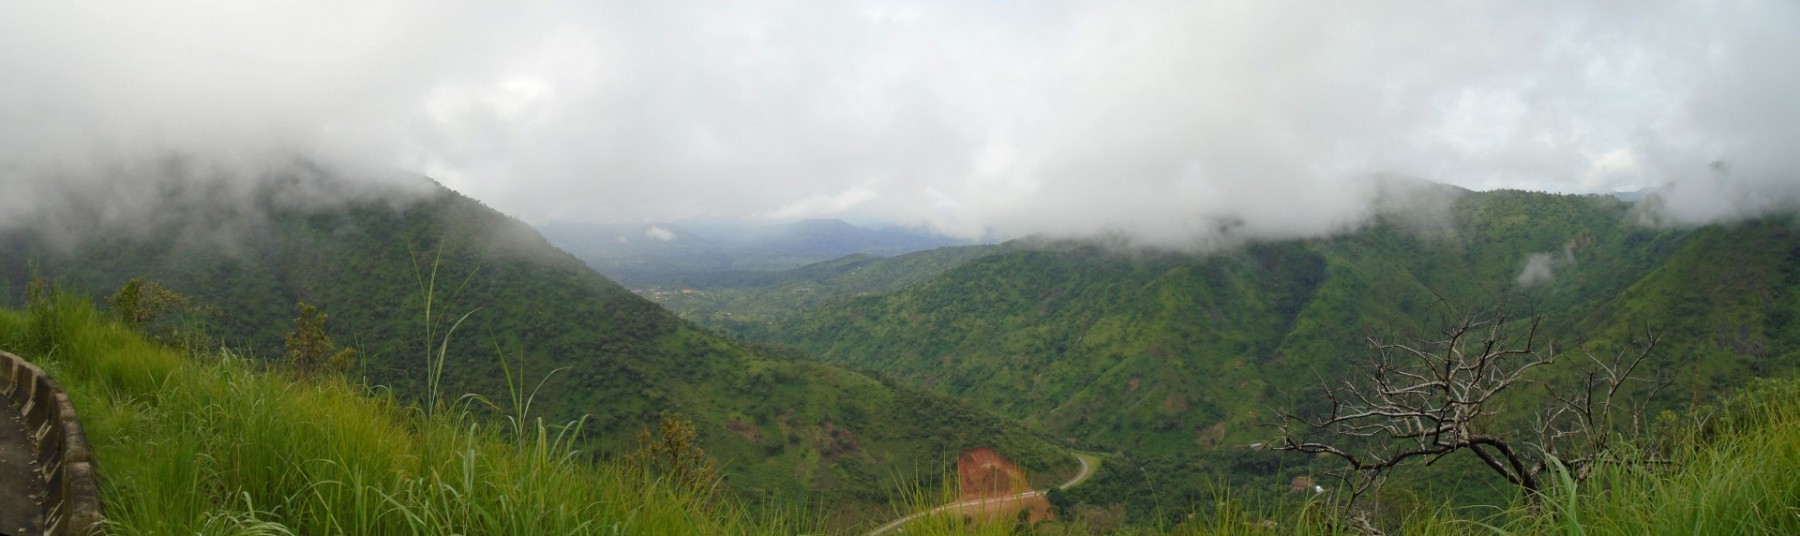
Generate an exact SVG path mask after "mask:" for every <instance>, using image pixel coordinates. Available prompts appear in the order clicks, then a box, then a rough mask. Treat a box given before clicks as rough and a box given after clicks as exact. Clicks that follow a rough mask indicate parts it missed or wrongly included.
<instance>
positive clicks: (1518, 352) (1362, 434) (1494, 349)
mask: <svg viewBox="0 0 1800 536" xmlns="http://www.w3.org/2000/svg"><path fill="white" fill-rule="evenodd" d="M1451 318H1453V319H1455V320H1454V322H1453V323H1451V325H1450V327H1448V328H1446V329H1444V330H1443V331H1442V332H1441V335H1442V336H1443V338H1442V339H1440V340H1435V341H1428V342H1425V343H1422V344H1394V343H1388V342H1381V341H1378V340H1375V339H1372V338H1371V339H1369V344H1370V347H1371V348H1372V350H1373V351H1372V352H1371V359H1370V361H1369V362H1368V363H1367V364H1366V365H1364V366H1363V367H1362V368H1361V370H1360V374H1359V376H1357V377H1353V378H1350V379H1346V380H1344V381H1343V382H1342V383H1341V384H1338V385H1335V386H1334V385H1330V384H1326V385H1324V386H1323V391H1324V395H1325V397H1326V398H1327V399H1328V400H1329V402H1330V410H1329V413H1328V414H1327V415H1324V416H1321V417H1315V418H1311V419H1308V418H1305V417H1302V416H1298V415H1292V414H1289V415H1286V416H1285V417H1284V418H1283V419H1282V420H1281V421H1280V423H1279V424H1278V430H1279V433H1280V434H1281V437H1280V438H1279V439H1277V440H1275V441H1273V442H1271V443H1270V446H1271V448H1274V449H1276V450H1287V451H1296V452H1304V453H1311V454H1315V455H1329V456H1333V457H1336V458H1338V459H1340V460H1342V461H1343V462H1345V464H1346V465H1347V467H1346V469H1347V470H1346V471H1345V472H1343V473H1341V474H1339V475H1338V476H1342V477H1344V478H1346V480H1348V481H1350V482H1351V484H1352V486H1353V487H1352V494H1351V498H1352V500H1353V501H1354V499H1355V498H1356V497H1357V496H1360V495H1361V494H1362V493H1363V492H1365V491H1367V490H1368V489H1370V488H1371V487H1373V486H1376V485H1378V484H1379V482H1380V481H1381V480H1382V479H1383V477H1385V476H1386V473H1387V471H1389V470H1390V469H1394V468H1396V467H1400V466H1402V465H1405V464H1408V463H1412V462H1422V463H1424V464H1427V465H1429V464H1431V463H1434V462H1436V461H1437V460H1439V459H1441V458H1443V457H1445V456H1448V455H1450V454H1453V453H1456V452H1458V451H1467V452H1468V453H1469V454H1470V455H1473V456H1475V457H1476V458H1479V459H1480V460H1481V461H1482V463H1484V464H1485V465H1486V466H1487V467H1488V468H1489V469H1492V470H1493V471H1494V472H1495V473H1496V474H1498V475H1500V476H1501V477H1503V478H1505V479H1506V481H1507V482H1510V483H1512V484H1514V485H1516V486H1518V487H1520V488H1521V489H1523V490H1525V491H1526V492H1527V495H1528V496H1534V495H1536V493H1534V492H1537V491H1538V490H1540V489H1541V488H1542V483H1541V480H1540V475H1541V474H1543V472H1544V471H1545V470H1546V469H1548V468H1549V467H1551V466H1552V464H1553V463H1560V464H1562V465H1563V466H1565V467H1567V468H1568V469H1569V471H1570V473H1571V474H1572V475H1573V476H1574V477H1575V478H1577V479H1581V478H1586V477H1587V475H1588V474H1589V471H1590V469H1591V468H1592V467H1593V466H1594V465H1595V464H1597V463H1604V462H1605V461H1607V460H1609V458H1608V457H1607V456H1608V453H1609V452H1611V451H1612V450H1613V449H1612V447H1613V441H1614V439H1613V437H1614V434H1615V433H1618V432H1620V431H1625V432H1626V433H1631V434H1635V433H1637V432H1638V431H1640V430H1641V428H1642V426H1643V420H1642V416H1643V410H1644V408H1643V405H1642V404H1643V401H1644V400H1648V398H1649V396H1644V397H1641V398H1640V400H1639V401H1638V402H1637V403H1635V404H1626V403H1623V400H1622V399H1623V398H1624V397H1628V396H1630V394H1631V393H1629V392H1628V391H1630V390H1629V389H1624V388H1625V387H1626V386H1627V385H1628V384H1630V383H1633V382H1641V381H1642V380H1637V379H1634V374H1635V373H1637V372H1638V371H1639V365H1640V364H1642V363H1643V362H1644V360H1645V358H1647V357H1648V356H1649V355H1650V351H1651V350H1652V349H1653V348H1655V346H1656V341H1657V337H1656V335H1655V334H1654V333H1651V332H1650V330H1648V329H1646V330H1645V331H1644V338H1643V339H1641V340H1638V341H1634V343H1635V344H1633V345H1631V346H1633V347H1634V348H1632V349H1629V350H1626V351H1622V352H1619V353H1616V354H1614V355H1613V356H1612V357H1611V358H1607V359H1602V358H1597V357H1594V356H1592V355H1588V356H1587V359H1585V360H1584V361H1583V363H1581V364H1580V366H1579V367H1578V368H1579V370H1580V375H1579V377H1577V378H1575V381H1574V382H1573V384H1572V385H1571V384H1568V382H1564V383H1562V384H1556V383H1544V384H1543V385H1544V390H1543V392H1542V395H1543V399H1542V401H1541V404H1539V407H1541V408H1542V410H1541V411H1540V412H1539V414H1538V415H1537V416H1536V419H1535V427H1534V428H1535V429H1533V430H1521V431H1518V432H1511V433H1509V432H1508V431H1506V429H1505V424H1506V423H1505V422H1496V421H1500V420H1501V419H1495V418H1493V417H1494V416H1495V415H1496V414H1497V413H1499V412H1500V411H1501V410H1500V408H1499V404H1497V398H1496V397H1498V396H1499V395H1501V394H1502V393H1506V392H1508V391H1522V390H1524V387H1525V386H1526V384H1528V383H1530V382H1531V381H1532V379H1533V377H1535V376H1541V375H1542V374H1541V373H1533V372H1532V371H1533V370H1534V369H1539V368H1544V369H1545V370H1544V372H1547V371H1549V368H1548V367H1549V366H1550V365H1552V364H1555V363H1556V362H1557V360H1558V356H1557V354H1556V349H1555V345H1554V344H1547V343H1543V342H1541V341H1540V340H1539V337H1540V335H1539V331H1538V328H1539V325H1538V320H1536V319H1532V320H1531V321H1529V322H1526V323H1523V324H1524V325H1522V326H1521V325H1518V324H1508V322H1507V318H1506V317H1505V316H1504V315H1495V316H1493V317H1491V318H1489V319H1478V318H1477V317H1476V316H1474V315H1468V314H1462V313H1459V312H1457V311H1455V310H1454V309H1452V310H1451ZM1651 392H1652V394H1653V393H1654V388H1652V391H1651ZM1520 395H1524V396H1530V394H1529V392H1528V391H1527V392H1521V393H1520ZM1512 407H1519V406H1517V405H1514V406H1512ZM1518 420H1525V419H1523V418H1518V419H1513V421H1514V422H1517V421H1518Z"/></svg>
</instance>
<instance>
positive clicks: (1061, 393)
mask: <svg viewBox="0 0 1800 536" xmlns="http://www.w3.org/2000/svg"><path fill="white" fill-rule="evenodd" d="M1639 210H1642V209H1639V208H1636V206H1635V205H1633V204H1631V203H1627V202H1623V201H1620V200H1617V199H1615V198H1612V197H1609V196H1592V195H1554V194H1540V193H1530V192H1520V191H1495V192H1481V193H1473V192H1468V193H1460V194H1458V195H1456V196H1454V200H1453V202H1452V203H1451V204H1450V205H1449V206H1448V210H1447V211H1444V212H1441V213H1439V214H1437V215H1433V216H1421V215H1420V214H1417V213H1406V212H1389V213H1385V214H1383V215H1381V216H1378V217H1377V218H1376V219H1375V220H1374V221H1372V222H1371V223H1369V224H1367V225H1364V226H1362V227H1360V228H1357V229H1353V230H1350V231H1347V232H1344V233H1340V234H1338V235H1334V236H1329V237H1324V238H1316V239H1308V240H1290V241H1273V242H1252V243H1249V244H1247V245H1243V246H1240V247H1235V248H1229V249H1224V250H1218V251H1210V252H1206V253H1199V254H1196V253H1182V252H1153V251H1143V250H1132V249H1128V248H1119V247H1116V246H1109V245H1102V244H1097V243H1092V242H1044V241H1020V242H1015V243H1011V244H1008V245H1007V246H1006V247H1005V248H1003V250H1000V251H997V252H995V253H993V254H991V255H987V256H983V257H980V258H977V259H973V260H970V261H968V262H966V263H964V264H962V265H959V266H957V267H955V268H952V269H950V270H949V271H947V272H945V273H944V274H943V275H941V276H938V277H936V278H933V279H930V280H927V281H924V282H921V283H917V284H914V285H911V286H908V287H906V288H904V289H902V290H899V291H896V292H892V293H889V294H884V295H877V296H862V297H855V298H851V299H847V300H843V301H839V302H836V303H832V304H829V305H825V306H822V307H818V308H816V309H813V310H810V311H807V312H805V313H803V314H801V315H799V316H798V317H797V318H796V319H794V320H792V321H789V322H785V323H781V322H778V323H776V325H775V326H774V328H773V329H772V331H766V332H757V331H750V332H747V333H750V334H752V335H757V336H760V337H766V340H769V341H773V342H778V343H781V344H786V345H791V346H793V347H795V348H798V349H800V350H801V351H803V352H805V353H807V354H809V355H813V356H816V358H818V359H820V360H823V361H826V362H829V363H834V364H841V365H845V366H849V367H852V368H857V369H861V370H868V371H872V372H876V373H879V374H881V375H884V376H887V377H891V378H894V379H895V380H896V381H898V382H899V383H902V384H906V385H912V386H917V387H919V388H923V389H928V390H932V391H934V392H938V393H943V394H946V395H949V396H954V397H958V398H961V399H963V400H967V401H970V402H972V403H975V404H977V405H980V406H984V407H988V408H992V409H994V410H995V411H998V412H1000V413H1002V414H1005V415H1007V416H1010V417H1014V418H1018V419H1021V420H1023V421H1025V422H1027V423H1029V424H1031V425H1032V426H1035V427H1038V428H1039V429H1042V430H1044V431H1046V432H1048V433H1051V434H1054V435H1055V436H1057V437H1059V438H1064V439H1066V440H1070V441H1074V442H1076V443H1078V444H1081V445H1084V446H1086V447H1087V448H1091V449H1095V450H1105V451H1116V452H1120V453H1123V454H1126V455H1129V456H1135V457H1137V458H1138V459H1140V460H1142V461H1143V463H1150V464H1162V465H1160V466H1161V467H1164V468H1165V469H1166V471H1167V472H1169V473H1172V474H1187V475H1195V476H1197V477H1200V478H1219V479H1225V480H1229V481H1230V482H1232V483H1233V484H1231V485H1243V486H1250V487H1252V488H1256V489H1263V488H1267V489H1275V488H1277V487H1279V488H1280V489H1285V485H1286V483H1287V479H1288V478H1289V477H1290V476H1293V475H1297V474H1299V475H1303V474H1308V472H1309V471H1313V469H1308V468H1305V467H1303V466H1304V465H1305V464H1304V463H1301V461H1297V460H1290V461H1287V462H1283V461H1281V460H1278V459H1274V458H1269V457H1262V456H1258V457H1255V459H1250V458H1248V456H1250V454H1249V453H1246V452H1244V451H1243V450H1242V449H1243V448H1244V446H1245V445H1248V444H1251V443H1252V442H1256V441H1260V440H1266V439H1269V437H1270V435H1271V434H1272V430H1271V428H1270V427H1269V425H1270V424H1272V423H1273V422H1274V421H1275V420H1276V418H1277V417H1278V415H1279V413H1280V412H1287V411H1308V410H1309V408H1310V409H1311V410H1320V409H1322V407H1321V406H1320V404H1323V403H1324V400H1323V399H1322V397H1321V396H1320V393H1319V386H1320V384H1321V381H1326V380H1328V379H1329V380H1331V381H1336V380H1335V379H1339V378H1345V377H1348V375H1350V374H1352V373H1354V372H1356V370H1357V367H1358V366H1360V365H1361V364H1362V363H1364V359H1365V358H1366V356H1367V355H1368V349H1367V348H1368V341H1369V340H1370V338H1374V339H1377V340H1383V341H1393V342H1413V341H1427V340H1434V339H1433V338H1434V337H1436V336H1438V332H1437V330H1439V329H1442V328H1443V327H1445V325H1446V323H1447V321H1448V316H1449V315H1448V312H1447V311H1448V310H1449V309H1447V308H1450V307H1454V308H1457V309H1458V310H1461V311H1489V312H1491V313H1492V314H1494V315H1495V317H1496V318H1499V315H1502V314H1503V315H1505V318H1507V319H1508V320H1511V321H1514V322H1528V321H1534V320H1535V321H1538V322H1540V325H1541V333H1540V338H1541V339H1542V341H1544V342H1545V343H1546V344H1554V347H1555V348H1556V349H1557V351H1558V352H1559V353H1561V354H1563V355H1564V356H1565V358H1564V359H1563V360H1562V362H1561V363H1560V364H1559V365H1558V367H1562V368H1552V369H1547V370H1545V371H1541V374H1540V375H1539V376H1538V377H1539V379H1540V380H1541V381H1543V382H1547V383H1549V384H1552V385H1555V384H1557V383H1558V382H1562V381H1566V380H1567V378H1563V377H1560V376H1559V374H1565V373H1567V372H1569V371H1571V370H1573V369H1572V368H1569V367H1573V366H1577V365H1579V364H1581V362H1582V361H1581V360H1582V359H1585V356H1586V355H1602V356H1604V355H1610V354H1611V353H1612V352H1615V351H1619V350H1621V349H1626V348H1632V347H1635V345H1637V344H1641V342H1642V340H1641V339H1642V338H1643V333H1644V331H1643V330H1644V329H1645V328H1646V327H1648V328H1649V329H1651V330H1653V332H1655V333H1658V334H1661V335H1662V336H1663V338H1662V342H1661V344H1660V345H1659V346H1658V347H1657V349H1656V351H1655V353H1654V355H1653V356H1652V358H1651V359H1650V361H1649V364H1648V365H1647V367H1648V370H1647V371H1646V372H1644V373H1643V376H1644V377H1645V378H1647V379H1650V380H1653V381H1655V382H1659V383H1664V384H1668V387H1667V388H1665V389H1663V390H1662V391H1661V392H1660V394H1659V398H1658V399H1657V400H1656V402H1655V403H1654V404H1653V405H1652V407H1653V408H1655V409H1656V410H1674V411H1678V412H1679V411H1686V410H1688V409H1689V408H1692V407H1696V406H1698V405H1703V404H1705V403H1707V402H1708V401H1711V400H1714V399H1716V398H1717V397H1719V396H1721V395H1724V394H1727V393H1729V392H1730V391H1731V390H1733V389H1734V388H1735V387H1737V386H1740V385H1743V384H1744V383H1746V382H1747V381H1748V380H1749V379H1751V378H1753V377H1761V376H1784V375H1788V374H1791V372H1792V371H1793V369H1794V367H1795V366H1796V365H1800V346H1796V345H1795V344H1794V342H1797V340H1796V337H1797V336H1796V335H1795V334H1794V330H1793V329H1790V323H1791V322H1793V318H1794V314H1795V307H1796V304H1795V301H1794V299H1793V297H1794V293H1795V292H1796V289H1800V262H1797V261H1800V257H1796V255H1800V253H1797V252H1800V227H1796V224H1795V222H1794V220H1793V218H1789V217H1774V218H1765V219H1761V220H1757V221H1750V222H1741V223H1737V224H1732V225H1718V226H1712V227H1704V228H1662V227H1655V226H1649V225H1645V224H1643V223H1642V222H1643V221H1644V219H1643V218H1642V215H1641V214H1640V213H1639V212H1638V211H1639ZM1519 327H1521V328H1522V327H1523V326H1522V325H1521V326H1519ZM1542 392H1543V391H1542V389H1541V388H1535V387H1534V388H1530V392H1529V393H1517V394H1514V395H1513V396H1512V398H1511V399H1510V400H1509V401H1507V402H1506V404H1507V406H1505V407H1511V408H1514V409H1515V410H1518V409H1520V408H1528V407H1533V405H1534V404H1539V405H1541V401H1539V400H1537V399H1534V398H1532V397H1533V396H1542ZM1530 415H1531V412H1530V411H1512V412H1507V413H1504V414H1502V415H1501V416H1499V417H1496V418H1495V419H1494V420H1493V421H1492V422H1491V423H1490V426H1491V427H1494V428H1496V429H1505V428H1508V427H1512V426H1522V425H1523V424H1524V422H1525V421H1526V420H1528V419H1529V417H1530ZM1158 460H1161V461H1158ZM1453 461H1454V460H1453ZM1182 467H1186V468H1185V469H1183V468H1182ZM1283 467H1285V469H1284V468H1283ZM1440 470H1444V471H1450V472H1452V473H1458V472H1460V473H1465V474H1467V475H1469V476H1470V477H1472V478H1476V479H1482V478H1491V476H1490V475H1483V474H1481V472H1482V471H1484V470H1485V469H1480V468H1474V467H1473V466H1471V467H1464V468H1460V469H1459V468H1458V466H1457V464H1455V463H1451V464H1448V466H1447V467H1440ZM1203 475H1213V476H1212V477H1204V476H1203ZM1257 475H1261V476H1257ZM1102 476H1103V477H1104V476H1105V475H1102ZM1118 478H1131V479H1134V481H1135V479H1138V478H1141V476H1140V475H1125V476H1120V477H1118ZM1259 479H1260V480H1259ZM1101 480H1102V482H1103V484H1102V485H1103V486H1104V485H1106V484H1104V482H1105V478H1102V479H1101ZM1190 480H1192V479H1190ZM1474 482H1480V480H1476V481H1474ZM1421 484H1422V485H1423V484H1429V483H1421ZM1439 484H1442V482H1440V483H1439ZM1471 485H1473V484H1471ZM1471 485H1447V489H1448V490H1451V492H1452V493H1467V494H1472V495H1476V496H1482V497H1485V499H1482V500H1489V501H1491V500H1495V499H1496V497H1497V495H1493V493H1497V492H1495V491H1491V489H1492V488H1484V489H1490V491H1484V492H1470V490H1471V489H1474V488H1472V487H1471ZM1171 487H1173V485H1171ZM1193 487H1205V486H1197V485H1196V486H1190V488H1193ZM1483 494H1488V495H1483ZM1477 498H1480V497H1477ZM1101 499H1104V500H1118V497H1116V496H1115V497H1102V498H1101ZM1145 500H1146V501H1147V500H1148V498H1146V499H1145Z"/></svg>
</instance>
